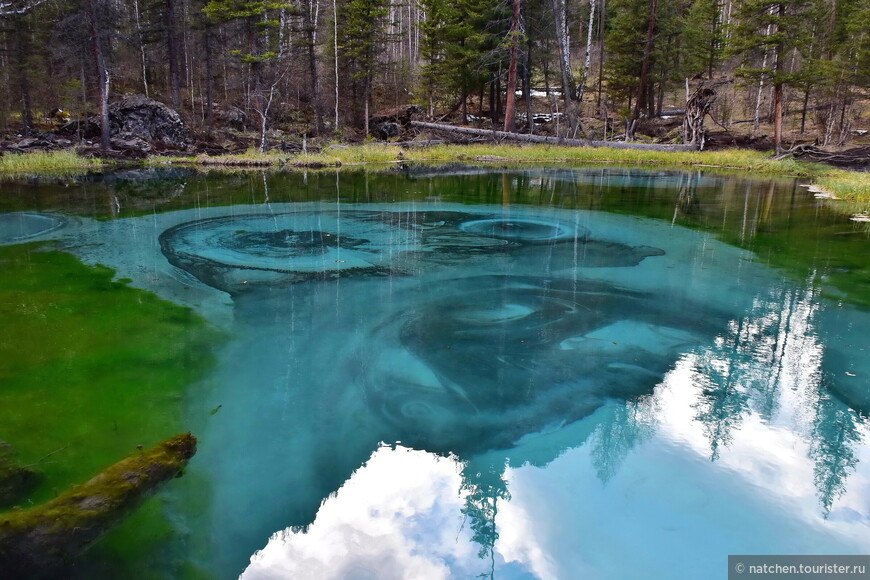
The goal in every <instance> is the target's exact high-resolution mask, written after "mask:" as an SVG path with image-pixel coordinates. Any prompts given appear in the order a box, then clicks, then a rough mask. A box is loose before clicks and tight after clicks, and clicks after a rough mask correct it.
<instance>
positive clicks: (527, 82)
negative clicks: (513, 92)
mask: <svg viewBox="0 0 870 580" xmlns="http://www.w3.org/2000/svg"><path fill="white" fill-rule="evenodd" d="M523 100H524V102H525V104H526V125H527V128H528V132H529V133H534V132H535V122H534V119H533V118H532V79H531V75H530V74H529V51H528V48H526V50H524V51H523Z"/></svg>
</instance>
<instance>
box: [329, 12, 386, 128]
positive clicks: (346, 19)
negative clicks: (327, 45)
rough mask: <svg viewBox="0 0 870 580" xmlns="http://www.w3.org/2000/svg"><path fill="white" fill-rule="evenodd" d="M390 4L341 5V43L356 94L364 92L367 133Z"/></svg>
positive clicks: (364, 119) (364, 123)
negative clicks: (376, 69) (376, 70)
mask: <svg viewBox="0 0 870 580" xmlns="http://www.w3.org/2000/svg"><path fill="white" fill-rule="evenodd" d="M388 8H389V4H388V0H348V1H347V2H346V3H345V4H344V6H343V8H342V9H340V10H341V11H340V18H341V29H340V36H339V45H340V47H341V54H342V56H343V58H344V59H345V62H346V65H347V68H348V70H349V72H350V78H351V80H352V81H353V82H354V84H353V89H354V94H355V95H357V94H359V92H362V95H361V98H362V101H363V126H364V128H365V132H366V135H368V133H369V109H370V107H371V100H372V90H373V83H374V78H375V68H376V66H377V63H378V54H379V52H380V50H381V49H382V46H383V40H384V37H385V31H384V20H385V18H386V16H387V13H388ZM360 85H361V87H360ZM360 89H361V90H360Z"/></svg>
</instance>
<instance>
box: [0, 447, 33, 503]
mask: <svg viewBox="0 0 870 580" xmlns="http://www.w3.org/2000/svg"><path fill="white" fill-rule="evenodd" d="M39 479H40V478H39V474H37V473H36V472H35V471H33V470H32V469H30V467H28V466H21V465H18V464H17V463H16V462H15V451H14V450H13V449H12V446H11V445H9V444H8V443H6V442H5V441H0V509H2V508H5V507H8V506H11V505H13V504H14V503H15V502H16V501H18V500H19V499H21V497H23V496H25V495H27V493H28V492H30V491H31V490H32V489H33V488H34V487H35V486H36V485H37V484H38V483H39Z"/></svg>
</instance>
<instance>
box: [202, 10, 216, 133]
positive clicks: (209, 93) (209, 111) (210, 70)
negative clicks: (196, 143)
mask: <svg viewBox="0 0 870 580" xmlns="http://www.w3.org/2000/svg"><path fill="white" fill-rule="evenodd" d="M203 40H204V42H205V123H206V125H207V126H211V122H212V119H213V117H214V57H213V55H212V47H211V44H212V28H211V25H210V24H207V25H206V27H205V35H204V39H203Z"/></svg>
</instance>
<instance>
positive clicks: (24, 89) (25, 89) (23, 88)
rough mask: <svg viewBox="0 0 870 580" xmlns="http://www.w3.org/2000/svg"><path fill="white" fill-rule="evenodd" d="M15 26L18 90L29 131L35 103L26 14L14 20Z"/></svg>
mask: <svg viewBox="0 0 870 580" xmlns="http://www.w3.org/2000/svg"><path fill="white" fill-rule="evenodd" d="M12 25H13V27H14V28H15V69H16V72H17V73H18V90H19V91H20V92H21V120H22V121H23V123H24V128H25V130H26V131H27V132H30V131H32V130H33V105H32V103H31V100H30V76H29V75H28V70H29V67H28V66H27V57H28V56H29V52H30V50H29V44H28V42H27V40H26V39H25V34H24V16H23V15H17V16H16V17H15V19H14V22H13V24H12Z"/></svg>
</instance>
